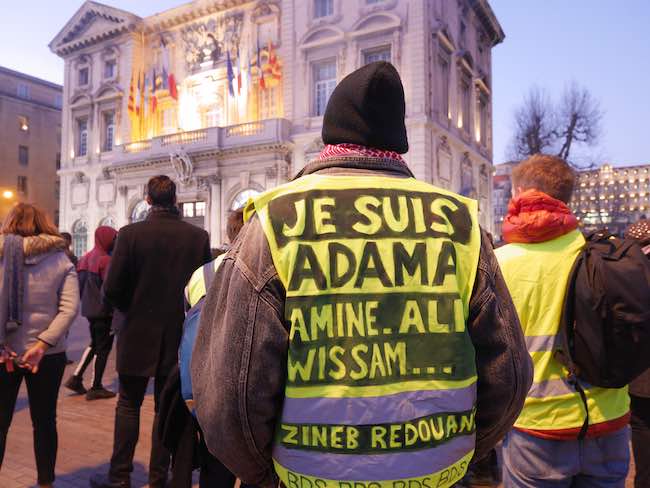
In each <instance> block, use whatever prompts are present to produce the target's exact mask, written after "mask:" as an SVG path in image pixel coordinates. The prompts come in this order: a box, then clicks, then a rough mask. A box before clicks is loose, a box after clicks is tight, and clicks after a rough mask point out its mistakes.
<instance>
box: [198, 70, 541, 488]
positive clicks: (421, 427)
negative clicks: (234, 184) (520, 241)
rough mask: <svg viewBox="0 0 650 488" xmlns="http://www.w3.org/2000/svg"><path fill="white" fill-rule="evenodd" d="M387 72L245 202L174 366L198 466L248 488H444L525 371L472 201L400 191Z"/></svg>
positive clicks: (487, 439) (406, 183)
mask: <svg viewBox="0 0 650 488" xmlns="http://www.w3.org/2000/svg"><path fill="white" fill-rule="evenodd" d="M404 117H405V101H404V90H403V87H402V83H401V80H400V77H399V74H398V73H397V71H396V69H395V68H394V67H393V66H392V65H391V64H390V63H386V62H377V63H371V64H369V65H367V66H364V67H363V68H361V69H359V70H357V71H355V72H353V73H352V74H350V75H349V76H347V77H346V78H345V79H343V80H342V81H341V83H340V84H339V85H338V86H337V87H336V89H335V90H334V92H333V93H332V96H331V98H330V100H329V103H328V106H327V110H326V113H325V117H324V121H323V130H322V136H323V141H324V142H325V148H324V149H323V151H322V152H321V153H320V155H319V157H318V158H317V160H316V161H314V162H312V163H310V164H308V165H307V166H306V167H305V168H304V169H303V170H302V171H301V172H300V173H299V174H298V176H297V177H296V178H295V179H294V180H293V181H291V182H289V183H287V184H285V185H282V186H280V187H277V188H274V189H272V190H269V191H267V192H266V193H264V194H262V195H260V196H258V197H256V198H255V199H254V201H253V202H252V204H249V205H248V206H247V209H246V212H245V218H246V220H247V223H246V224H245V225H244V228H243V229H242V231H241V233H240V237H239V238H238V239H237V240H236V241H235V243H234V244H233V247H232V248H231V249H230V250H229V251H228V253H227V254H226V255H225V257H224V259H223V261H222V263H221V266H220V268H219V272H218V273H217V275H216V277H215V281H214V284H213V286H211V287H210V290H209V291H208V294H207V297H206V298H207V299H206V302H205V305H204V308H203V313H202V316H201V325H200V328H199V335H198V337H197V341H196V345H195V348H194V353H193V358H192V382H193V393H194V402H195V403H194V404H195V408H196V412H197V417H198V421H199V424H200V426H201V429H202V431H203V433H204V435H205V441H206V444H207V447H208V449H209V450H210V452H211V453H212V454H213V455H214V456H216V457H217V458H218V459H219V460H220V461H221V462H223V463H224V464H225V465H226V466H227V467H228V469H230V470H231V471H232V472H233V473H234V474H235V475H237V476H238V477H239V478H241V479H242V480H243V481H245V482H247V483H251V484H255V485H258V486H262V487H273V486H277V483H278V478H279V479H280V480H281V481H282V483H283V484H284V485H286V486H288V487H296V486H312V487H325V486H376V485H378V484H380V483H381V482H387V481H388V480H392V481H391V483H397V484H394V486H408V485H409V483H411V484H412V485H415V482H419V483H420V486H438V487H449V486H452V485H453V484H454V483H455V482H457V481H458V480H460V479H461V478H462V477H463V475H464V474H465V471H466V470H467V466H468V464H469V462H470V460H471V459H472V457H474V456H475V457H477V458H480V457H482V456H483V455H485V454H486V453H488V452H489V451H490V449H491V448H492V447H493V446H494V445H495V444H496V443H497V442H498V441H499V440H500V439H501V438H502V437H503V435H504V434H505V433H506V432H507V431H508V430H509V429H510V427H511V426H512V423H513V422H514V420H515V419H516V417H517V416H518V414H519V411H520V409H521V406H522V404H523V401H524V398H525V395H526V391H527V390H528V387H529V386H530V381H531V373H532V370H531V367H530V358H529V356H528V354H527V353H526V349H525V343H524V339H523V335H522V332H521V328H520V325H519V321H518V319H517V316H516V312H515V309H514V306H513V304H512V301H511V299H510V296H509V294H508V291H507V288H506V286H505V283H504V281H503V279H502V277H501V273H500V272H499V267H498V265H497V263H496V259H495V257H494V254H493V251H492V248H491V246H490V244H489V242H488V239H487V238H486V235H485V234H484V233H483V232H482V231H481V229H480V228H479V224H478V208H477V202H476V201H474V200H471V199H468V198H465V197H462V196H459V195H456V194H454V193H452V192H450V191H447V190H443V189H441V188H437V187H434V186H432V185H430V184H427V183H424V182H422V181H418V180H416V179H415V178H414V176H413V173H412V172H411V170H410V169H409V167H408V165H407V164H406V162H405V161H404V159H403V158H402V156H401V155H402V154H404V153H406V152H407V151H408V141H407V135H406V127H405V121H404Z"/></svg>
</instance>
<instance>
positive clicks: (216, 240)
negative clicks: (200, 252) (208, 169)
mask: <svg viewBox="0 0 650 488" xmlns="http://www.w3.org/2000/svg"><path fill="white" fill-rule="evenodd" d="M222 213H223V212H222V208H221V178H219V177H217V176H213V177H211V178H210V202H209V205H208V228H207V231H208V232H209V233H210V246H211V247H212V248H213V249H214V248H216V247H219V246H220V245H221V243H222V242H223V240H222V238H221V215H222Z"/></svg>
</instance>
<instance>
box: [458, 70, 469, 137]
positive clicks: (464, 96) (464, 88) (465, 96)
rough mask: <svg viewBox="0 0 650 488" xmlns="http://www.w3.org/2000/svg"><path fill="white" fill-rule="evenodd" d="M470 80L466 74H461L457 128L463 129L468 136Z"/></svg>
mask: <svg viewBox="0 0 650 488" xmlns="http://www.w3.org/2000/svg"><path fill="white" fill-rule="evenodd" d="M470 85H471V83H470V78H469V76H468V75H467V74H465V73H464V74H463V76H461V78H460V83H459V90H460V107H459V109H460V110H459V111H460V113H459V116H458V127H459V128H461V127H462V128H463V129H464V130H465V132H467V133H468V134H469V125H470V122H469V110H470V99H471V92H470V89H471V88H470Z"/></svg>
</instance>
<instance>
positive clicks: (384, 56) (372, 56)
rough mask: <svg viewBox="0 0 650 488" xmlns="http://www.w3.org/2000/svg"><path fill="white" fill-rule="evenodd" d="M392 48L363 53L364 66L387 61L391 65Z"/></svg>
mask: <svg viewBox="0 0 650 488" xmlns="http://www.w3.org/2000/svg"><path fill="white" fill-rule="evenodd" d="M390 58H391V56H390V46H382V47H378V48H373V49H368V50H367V51H364V52H363V64H364V65H366V64H370V63H374V62H376V61H386V62H388V63H390Z"/></svg>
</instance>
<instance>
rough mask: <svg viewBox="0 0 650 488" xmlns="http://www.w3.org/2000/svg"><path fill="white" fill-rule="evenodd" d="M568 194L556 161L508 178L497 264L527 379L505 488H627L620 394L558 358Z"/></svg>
mask: <svg viewBox="0 0 650 488" xmlns="http://www.w3.org/2000/svg"><path fill="white" fill-rule="evenodd" d="M574 185H575V173H574V171H573V170H572V169H571V167H570V166H569V165H568V164H567V163H566V162H565V161H563V160H562V159H560V158H557V157H555V156H548V155H544V154H536V155H534V156H531V157H530V158H528V159H527V160H525V161H523V162H522V163H520V164H519V165H518V166H517V167H516V168H515V169H514V170H513V172H512V186H513V189H514V198H513V199H512V200H511V201H510V204H509V206H508V215H507V216H506V218H505V221H504V224H503V237H504V240H505V241H506V242H507V243H508V244H507V245H505V246H503V247H501V248H499V249H497V250H496V255H497V260H498V261H499V265H500V266H501V271H502V272H503V277H504V278H505V281H506V284H507V285H508V289H509V290H510V294H511V295H512V300H513V301H514V303H515V307H516V308H517V313H518V315H519V320H520V321H521V326H522V327H523V330H524V335H525V338H526V346H527V348H528V352H529V354H530V356H531V357H532V359H533V364H534V376H533V385H532V386H531V388H530V390H529V392H528V395H527V397H526V401H525V403H524V408H523V410H522V411H521V414H520V415H519V418H518V419H517V421H516V422H515V425H514V429H513V430H512V431H511V432H510V433H509V434H508V435H507V437H506V439H505V441H504V447H503V466H504V476H503V478H504V479H503V485H504V487H505V488H513V487H515V488H533V487H534V488H546V487H554V488H555V487H557V488H561V487H566V488H568V487H570V486H571V487H598V488H610V487H611V488H623V486H624V485H625V478H626V476H627V471H628V465H629V441H630V431H629V428H628V426H627V424H628V422H629V418H630V407H629V404H630V400H629V397H628V394H627V387H625V388H598V387H594V386H592V385H589V384H587V383H586V382H584V381H582V380H580V378H577V379H572V378H571V377H570V375H569V371H568V370H567V369H566V368H565V367H564V366H563V365H562V364H560V362H559V361H558V360H557V359H556V356H555V352H556V349H557V347H558V346H559V345H561V342H560V341H561V331H560V322H561V316H562V306H563V302H564V296H565V294H566V290H567V284H568V282H569V275H570V272H571V268H572V266H573V263H574V262H575V260H576V258H577V257H578V255H579V254H580V252H581V251H582V249H583V248H584V246H585V239H584V237H583V235H582V233H581V232H580V231H579V230H578V220H577V219H576V217H575V216H574V215H573V213H571V210H570V209H569V207H568V206H567V204H568V202H569V200H570V199H571V194H572V192H573V187H574ZM575 382H577V384H578V385H579V386H576V383H575ZM579 387H581V388H579ZM580 389H581V390H583V392H584V393H581V392H579V390H580ZM582 394H584V395H585V397H586V400H585V401H584V403H583V400H582V399H581V395H582ZM584 404H586V405H587V410H588V411H585V407H584Z"/></svg>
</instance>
